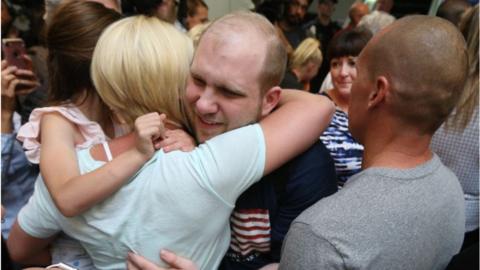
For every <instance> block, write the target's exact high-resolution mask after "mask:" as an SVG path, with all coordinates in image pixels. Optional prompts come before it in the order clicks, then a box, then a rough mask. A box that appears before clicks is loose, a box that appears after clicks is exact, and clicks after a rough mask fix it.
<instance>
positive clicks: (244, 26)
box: [200, 11, 287, 94]
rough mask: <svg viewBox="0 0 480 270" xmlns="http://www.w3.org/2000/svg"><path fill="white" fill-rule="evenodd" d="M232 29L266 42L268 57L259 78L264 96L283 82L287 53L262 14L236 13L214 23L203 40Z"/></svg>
mask: <svg viewBox="0 0 480 270" xmlns="http://www.w3.org/2000/svg"><path fill="white" fill-rule="evenodd" d="M231 27H235V28H236V29H235V31H236V33H240V34H243V33H244V32H245V31H249V33H250V32H251V33H255V34H257V35H260V36H261V37H262V39H263V40H264V41H265V45H266V48H265V50H264V51H265V52H266V56H265V58H264V62H263V63H262V65H263V68H262V73H261V74H260V76H259V80H260V82H259V83H260V87H261V91H262V94H264V93H266V91H267V90H268V89H270V88H272V87H274V86H277V85H279V84H280V82H281V81H282V80H283V76H284V74H285V70H286V66H287V51H286V49H285V46H284V45H283V43H282V41H281V40H280V38H279V37H278V35H277V31H276V30H275V27H274V26H273V25H272V23H270V22H269V21H268V20H267V19H266V18H265V17H264V16H262V15H260V14H257V13H253V12H250V11H236V12H232V13H230V14H227V15H225V16H223V17H221V18H219V19H218V20H216V21H214V22H212V24H211V25H210V26H209V27H208V28H207V29H206V30H205V33H204V35H202V38H203V37H204V36H205V34H207V33H210V32H215V33H217V34H219V36H220V35H222V34H223V33H224V30H225V29H229V28H231ZM200 42H201V39H200ZM252 46H253V47H254V46H258V44H252Z"/></svg>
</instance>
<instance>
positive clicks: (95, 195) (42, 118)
mask: <svg viewBox="0 0 480 270" xmlns="http://www.w3.org/2000/svg"><path fill="white" fill-rule="evenodd" d="M120 18H121V15H120V14H119V13H117V12H115V11H113V10H110V9H107V8H105V7H103V6H102V5H101V4H98V3H93V2H84V1H68V2H66V3H64V4H62V5H60V6H59V7H58V9H57V10H56V11H55V12H54V13H53V14H52V18H51V21H50V24H49V27H48V30H47V46H48V49H49V52H50V53H49V58H48V67H49V75H50V76H49V77H50V82H49V83H50V93H49V102H50V104H51V105H52V106H50V107H45V108H40V109H36V110H34V111H33V112H32V113H31V116H30V120H29V122H28V123H27V124H25V125H24V126H23V127H22V128H21V129H20V130H19V133H18V139H19V140H21V141H23V145H24V148H25V149H26V154H27V158H28V159H29V160H30V162H32V163H40V170H41V175H42V177H43V180H44V182H45V184H46V186H47V188H48V191H49V193H50V195H51V197H52V198H53V201H54V202H55V205H56V206H57V208H58V209H59V210H60V212H61V214H62V215H64V216H66V217H72V216H76V215H78V214H81V213H83V212H85V211H87V210H88V209H89V208H90V207H92V206H93V205H95V204H96V203H98V202H100V201H102V200H104V199H105V198H107V197H108V196H109V195H110V194H112V193H113V192H115V191H116V190H117V189H118V188H119V187H120V186H122V185H123V184H124V183H125V182H126V181H127V180H128V179H129V178H130V177H131V176H132V175H133V174H134V173H135V172H136V171H137V170H138V169H140V168H141V166H142V165H143V164H144V163H145V162H146V161H147V160H148V159H149V158H150V156H151V155H152V154H153V153H150V152H148V153H146V152H145V151H143V150H142V149H141V148H132V149H130V150H129V151H127V152H125V153H124V154H122V155H121V156H119V157H118V158H115V159H114V160H112V162H111V163H109V164H107V165H106V166H103V167H102V168H99V169H98V170H95V171H93V172H91V173H88V174H85V175H80V171H79V168H78V165H77V157H76V152H75V151H76V150H77V149H83V148H86V147H89V146H90V145H92V144H96V143H102V142H105V141H106V140H107V139H108V138H113V137H116V136H118V135H122V134H124V133H125V131H126V130H125V129H122V127H123V126H124V125H119V124H118V122H119V121H114V120H113V118H114V113H112V112H111V111H110V110H109V108H107V106H106V105H105V104H104V103H103V101H102V100H101V99H100V97H99V96H98V94H97V93H96V90H95V88H94V86H93V84H92V82H91V78H90V63H91V58H92V54H93V50H94V48H95V45H96V42H97V40H98V38H99V37H100V34H101V33H102V31H103V30H104V29H105V28H106V27H107V26H108V25H110V24H111V23H113V22H115V21H117V20H118V19H120ZM144 120H145V119H144ZM159 123H161V117H160V116H159V115H158V114H157V115H155V116H151V117H149V118H148V119H147V124H146V125H145V122H143V124H142V122H141V121H140V125H139V128H141V129H140V130H138V129H137V135H139V136H147V138H146V139H147V140H149V139H152V138H154V139H156V138H158V137H159V136H160V134H161V132H162V129H161V128H162V126H161V124H159ZM152 125H154V126H156V127H154V128H155V130H153V131H152V130H151V128H152ZM145 129H147V131H146V132H145ZM143 138H145V137H143ZM40 144H41V146H40ZM46 258H47V260H46V261H48V255H47V257H46ZM52 259H53V260H52V261H53V262H54V263H56V262H59V261H62V262H65V263H69V264H71V265H72V266H74V267H79V268H82V269H85V268H90V267H93V265H91V261H90V259H89V258H88V256H87V255H86V253H85V252H84V251H83V249H82V248H81V247H80V246H78V244H77V243H74V241H73V240H71V239H70V240H67V239H66V238H65V237H62V238H61V239H59V240H58V241H57V243H56V244H55V245H54V248H53V250H52Z"/></svg>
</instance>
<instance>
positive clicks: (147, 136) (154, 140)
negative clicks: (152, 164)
mask: <svg viewBox="0 0 480 270" xmlns="http://www.w3.org/2000/svg"><path fill="white" fill-rule="evenodd" d="M165 118H166V116H165V115H164V114H161V115H160V114H158V113H156V112H155V113H148V114H145V115H142V116H140V117H138V118H137V119H136V120H135V137H136V138H135V149H136V150H137V151H138V152H139V153H140V154H141V155H142V156H144V157H145V159H146V160H148V159H150V158H151V157H152V156H153V154H154V153H155V150H157V149H158V145H159V139H161V138H164V137H165V127H164V125H163V120H165Z"/></svg>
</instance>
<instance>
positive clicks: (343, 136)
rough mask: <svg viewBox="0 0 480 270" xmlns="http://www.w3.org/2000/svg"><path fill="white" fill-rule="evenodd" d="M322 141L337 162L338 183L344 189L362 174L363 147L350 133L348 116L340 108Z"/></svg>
mask: <svg viewBox="0 0 480 270" xmlns="http://www.w3.org/2000/svg"><path fill="white" fill-rule="evenodd" d="M320 140H322V142H323V144H325V146H326V147H327V149H328V150H329V151H330V155H331V156H332V158H333V160H334V162H335V170H336V173H337V182H338V185H339V187H342V186H343V184H344V183H345V182H346V181H347V180H348V178H350V177H351V176H352V175H354V174H356V173H358V172H360V170H361V166H362V155H363V146H362V145H361V144H359V143H358V142H356V141H355V139H354V138H353V137H352V134H350V131H348V115H347V114H346V113H345V112H343V111H342V110H340V109H339V108H338V107H337V108H336V109H335V114H334V115H333V118H332V121H331V122H330V125H329V126H328V128H327V129H326V130H325V131H324V132H323V134H322V135H321V136H320Z"/></svg>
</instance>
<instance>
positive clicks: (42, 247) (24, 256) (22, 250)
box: [7, 221, 56, 266]
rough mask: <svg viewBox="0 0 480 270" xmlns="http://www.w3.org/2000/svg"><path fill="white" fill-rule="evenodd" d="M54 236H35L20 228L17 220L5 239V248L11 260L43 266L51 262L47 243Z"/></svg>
mask: <svg viewBox="0 0 480 270" xmlns="http://www.w3.org/2000/svg"><path fill="white" fill-rule="evenodd" d="M55 237H56V236H51V237H48V238H44V239H42V238H36V237H32V236H30V235H29V234H27V233H26V232H25V231H23V230H22V228H20V225H18V221H15V223H14V224H13V226H12V229H11V230H10V234H9V236H8V239H7V248H8V252H9V253H10V257H11V258H12V260H13V261H15V262H17V263H21V264H24V265H37V266H45V265H49V264H50V262H51V256H50V252H49V248H48V247H49V244H50V243H51V242H52V241H53V239H55Z"/></svg>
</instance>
